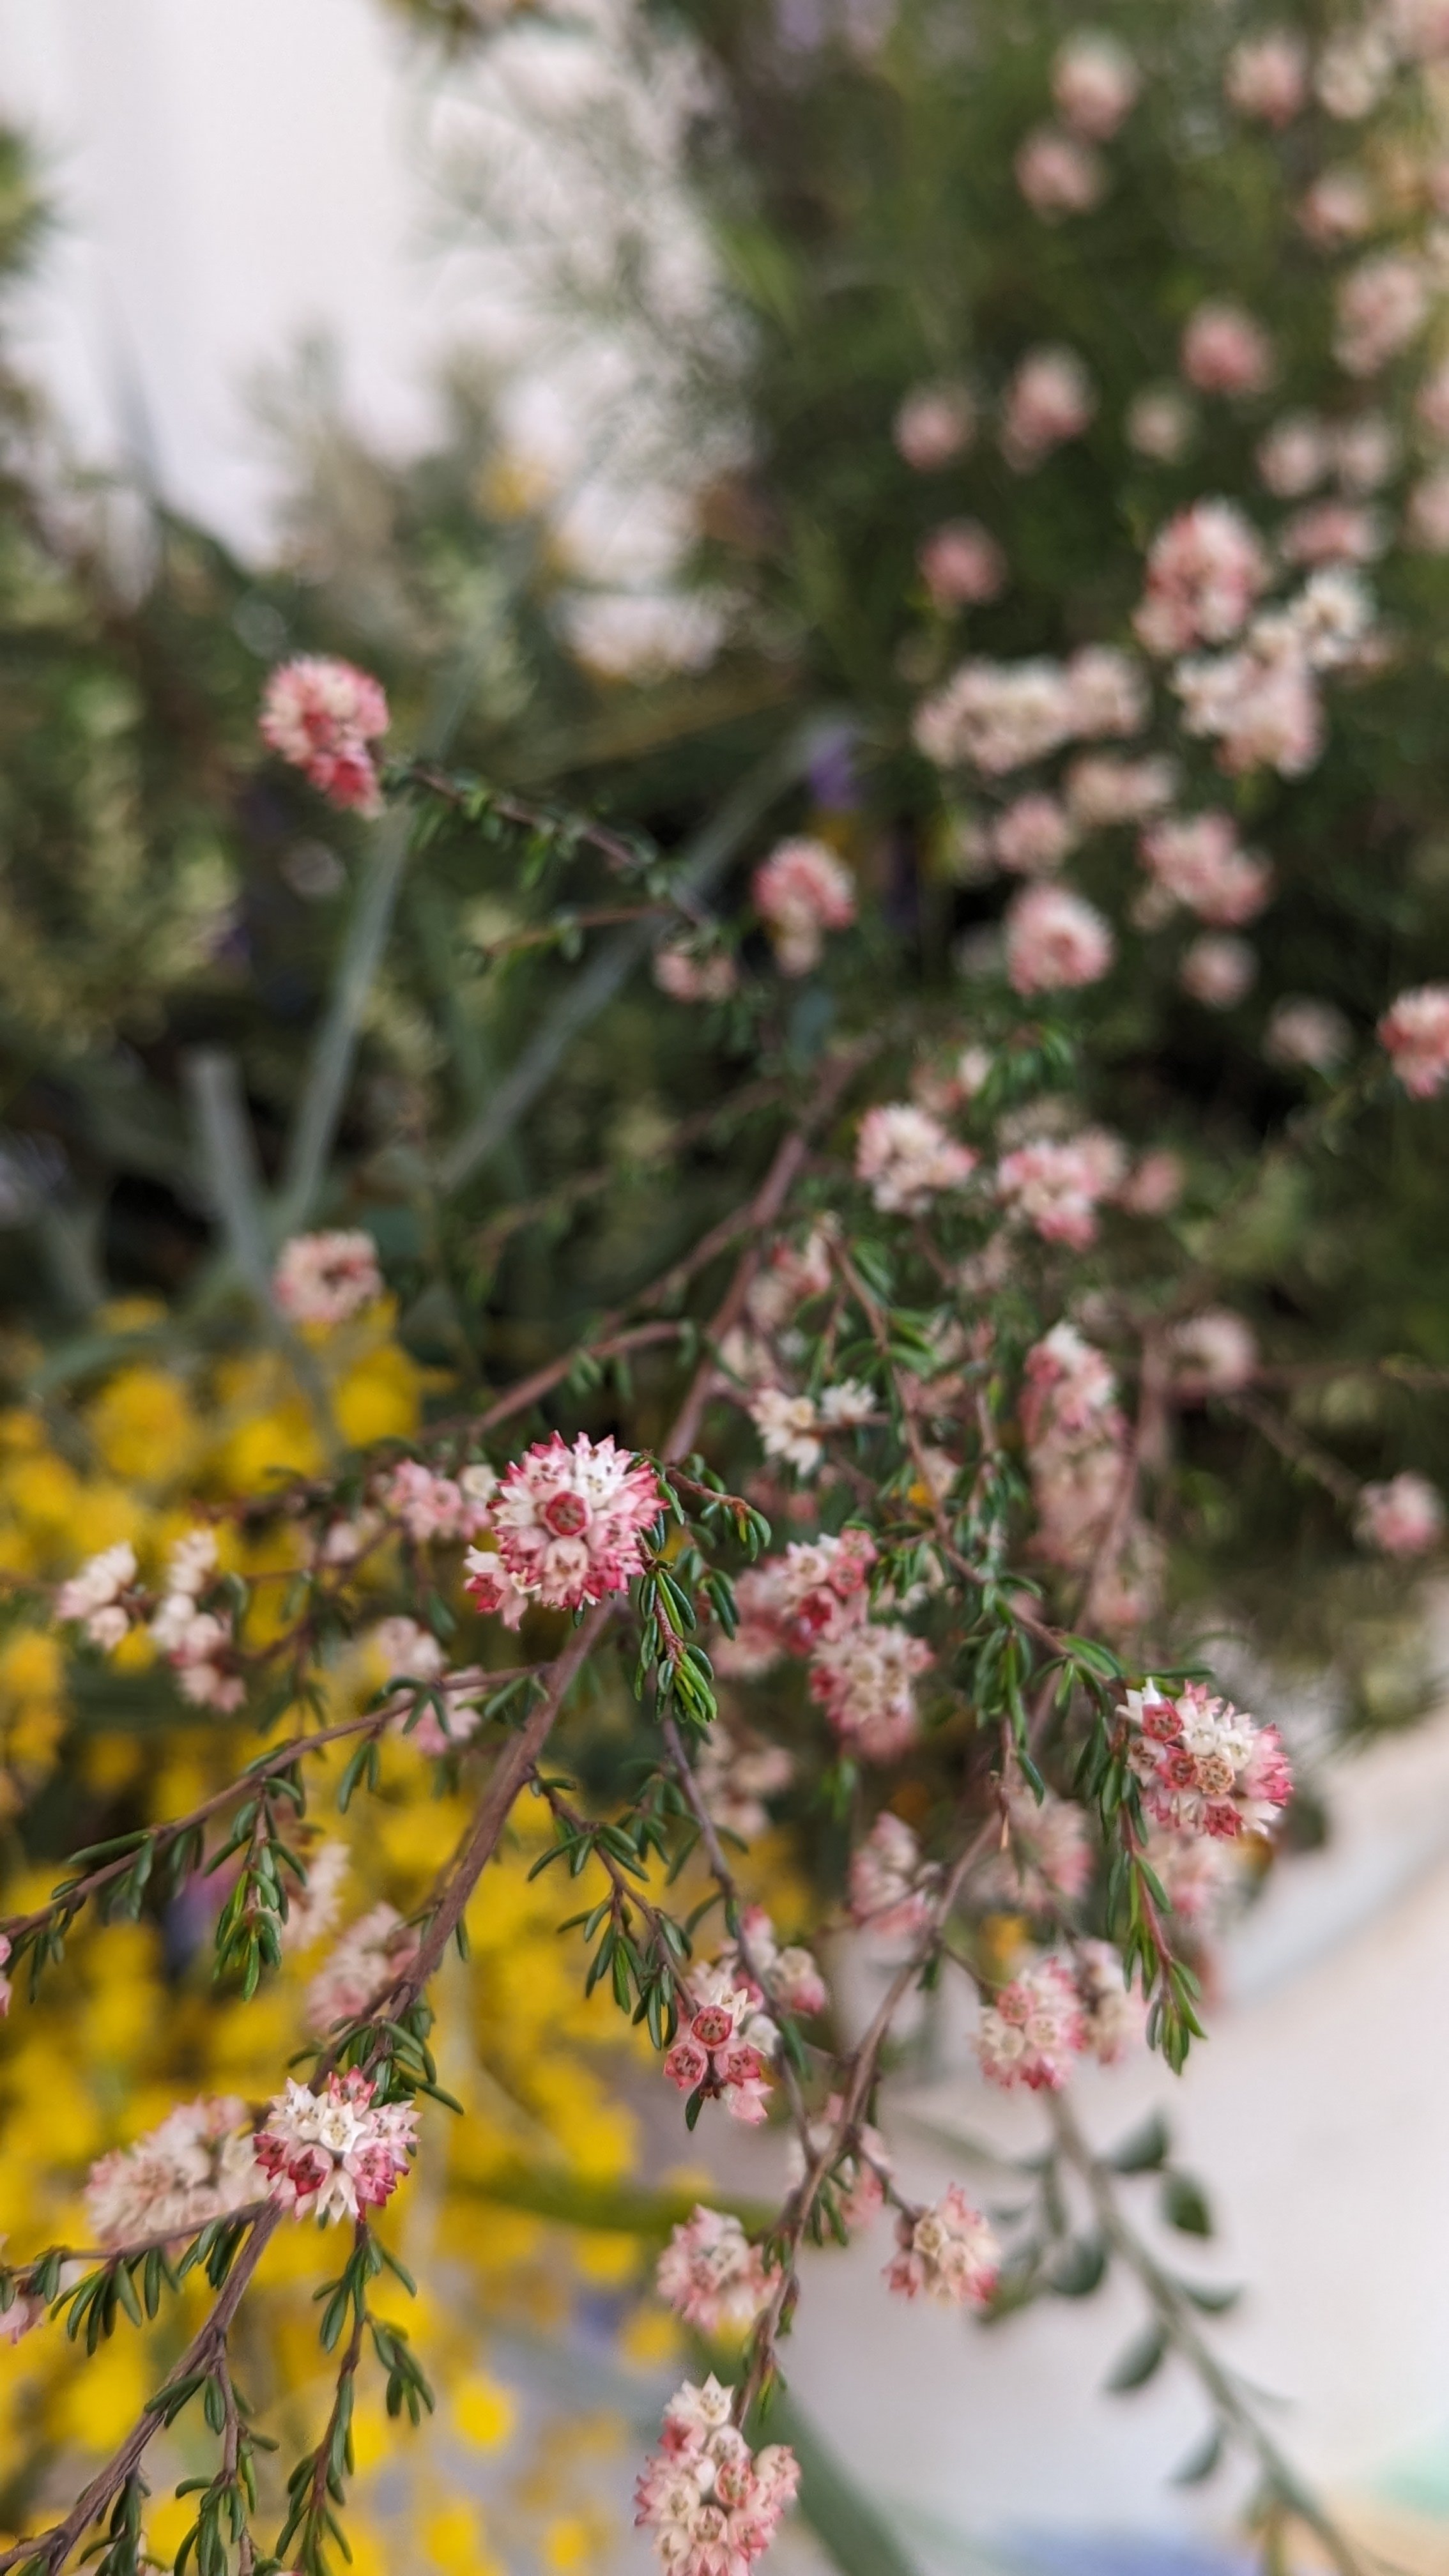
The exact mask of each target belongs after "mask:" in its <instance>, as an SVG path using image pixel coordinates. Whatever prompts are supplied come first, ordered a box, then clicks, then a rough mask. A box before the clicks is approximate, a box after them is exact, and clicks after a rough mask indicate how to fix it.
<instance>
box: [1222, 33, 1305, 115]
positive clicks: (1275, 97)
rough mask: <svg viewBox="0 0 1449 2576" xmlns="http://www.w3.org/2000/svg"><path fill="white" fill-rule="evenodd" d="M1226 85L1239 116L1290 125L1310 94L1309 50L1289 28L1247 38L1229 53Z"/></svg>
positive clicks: (1229, 99) (1230, 99)
mask: <svg viewBox="0 0 1449 2576" xmlns="http://www.w3.org/2000/svg"><path fill="white" fill-rule="evenodd" d="M1223 87H1224V89H1225V90H1226V92H1227V96H1228V102H1229V104H1230V106H1233V107H1235V108H1236V109H1237V111H1238V114H1239V115H1240V116H1250V117H1252V118H1254V119H1255V120H1256V122H1257V123H1259V124H1261V125H1276V126H1283V125H1291V123H1292V121H1293V119H1294V117H1295V116H1296V115H1297V114H1298V111H1299V109H1300V108H1301V107H1302V105H1303V102H1304V100H1305V98H1306V97H1307V95H1308V49H1307V46H1306V45H1305V44H1304V42H1303V39H1302V37H1301V36H1299V35H1295V34H1294V33H1293V32H1292V30H1291V29H1290V28H1287V27H1273V28H1270V29H1269V31H1268V33H1267V34H1266V35H1263V36H1250V37H1245V38H1244V40H1243V42H1242V43H1241V44H1238V45H1234V47H1233V50H1232V52H1231V53H1230V54H1229V56H1228V68H1227V76H1226V79H1225V80H1224V83H1223Z"/></svg>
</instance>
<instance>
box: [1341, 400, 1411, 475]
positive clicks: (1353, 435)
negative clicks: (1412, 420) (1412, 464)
mask: <svg viewBox="0 0 1449 2576" xmlns="http://www.w3.org/2000/svg"><path fill="white" fill-rule="evenodd" d="M1401 454H1402V444H1401V441H1400V438H1399V433H1398V431H1397V430H1396V429H1395V427H1394V425H1393V422H1392V421H1391V420H1386V419H1385V417H1384V415H1383V413H1382V412H1381V411H1365V412H1360V413H1359V416H1358V418H1357V420H1346V421H1344V422H1342V423H1341V424H1340V426H1339V428H1338V430H1337V432H1336V433H1335V436H1334V441H1333V464H1334V471H1335V473H1336V474H1337V476H1338V479H1339V481H1340V483H1341V484H1342V485H1343V488H1344V490H1345V491H1346V492H1355V493H1359V494H1363V493H1365V492H1378V491H1381V490H1382V488H1383V486H1384V484H1385V483H1387V481H1388V479H1389V477H1390V475H1391V474H1392V473H1393V472H1394V470H1395V468H1396V466H1397V465H1398V462H1399V459H1400V456H1401Z"/></svg>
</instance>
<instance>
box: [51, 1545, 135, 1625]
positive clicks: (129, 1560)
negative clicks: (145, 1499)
mask: <svg viewBox="0 0 1449 2576" xmlns="http://www.w3.org/2000/svg"><path fill="white" fill-rule="evenodd" d="M135 1580H136V1551H135V1549H134V1548H133V1547H132V1545H131V1543H130V1540H129V1539H124V1538H123V1539H119V1540H118V1541H117V1542H116V1545H115V1546H114V1547H103V1548H102V1549H101V1552H100V1554H99V1556H88V1557H87V1559H86V1561H85V1563H84V1565H83V1566H82V1567H81V1569H80V1572H79V1573H78V1574H73V1575H72V1576H71V1578H70V1580H69V1582H68V1583H63V1584H62V1585H61V1587H60V1590H59V1591H58V1592H57V1594H56V1596H55V1615H56V1617H57V1619H68V1620H74V1622H75V1623H76V1625H77V1626H78V1627H81V1628H84V1630H85V1633H86V1635H87V1636H88V1637H89V1639H90V1641H91V1644H92V1645H93V1646H103V1647H104V1648H105V1649H106V1650H107V1651H108V1652H109V1651H110V1649H111V1648H112V1647H115V1646H119V1644H120V1642H121V1639H122V1638H123V1637H124V1636H125V1635H126V1634H127V1632H128V1630H129V1628H130V1625H131V1608H130V1605H129V1603H128V1601H127V1595H128V1593H129V1592H130V1590H131V1587H132V1585H133V1584H134V1583H135Z"/></svg>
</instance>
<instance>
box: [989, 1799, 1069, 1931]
mask: <svg viewBox="0 0 1449 2576" xmlns="http://www.w3.org/2000/svg"><path fill="white" fill-rule="evenodd" d="M1002 1809H1003V1821H1004V1824H1005V1826H1006V1828H1007V1839H1006V1841H1005V1842H1004V1843H1003V1845H1002V1848H1001V1850H1000V1851H999V1852H998V1853H997V1854H996V1856H995V1858H994V1860H992V1861H991V1862H990V1863H988V1865H987V1867H986V1868H985V1869H983V1870H982V1871H981V1872H980V1873H979V1874H978V1876H977V1878H976V1881H975V1892H976V1894H977V1895H978V1896H979V1897H980V1898H982V1899H983V1900H984V1901H987V1902H989V1903H991V1904H1002V1905H1012V1906H1024V1907H1026V1908H1027V1910H1028V1911H1030V1912H1034V1911H1041V1910H1047V1909H1050V1908H1051V1907H1052V1906H1053V1905H1056V1904H1066V1905H1070V1904H1071V1903H1073V1902H1074V1900H1075V1899H1076V1898H1077V1897H1079V1896H1080V1895H1081V1894H1082V1891H1083V1889H1084V1888H1085V1887H1086V1885H1087V1883H1088V1881H1089V1879H1090V1878H1091V1875H1092V1844H1091V1838H1090V1836H1089V1834H1088V1831H1087V1819H1086V1817H1085V1815H1084V1814H1083V1812H1082V1809H1081V1808H1080V1807H1077V1806H1074V1805H1073V1804H1072V1803H1071V1801H1070V1799H1067V1798H1057V1797H1054V1796H1053V1795H1052V1792H1051V1791H1050V1790H1048V1791H1047V1793H1046V1795H1045V1797H1044V1798H1041V1799H1040V1800H1038V1799H1037V1798H1035V1797H1034V1796H1033V1794H1032V1792H1031V1790H1030V1789H1028V1788H1027V1786H1026V1784H1025V1782H1024V1781H1020V1780H1016V1781H1012V1782H1011V1783H1010V1784H1009V1785H1008V1786H1007V1787H1006V1788H1005V1790H1004V1791H1003V1793H1002Z"/></svg>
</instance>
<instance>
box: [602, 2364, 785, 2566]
mask: <svg viewBox="0 0 1449 2576" xmlns="http://www.w3.org/2000/svg"><path fill="white" fill-rule="evenodd" d="M799 2482H800V2471H799V2467H798V2465H797V2463H796V2459H795V2454H794V2452H793V2451H791V2450H789V2449H787V2447H786V2446H785V2444H784V2443H781V2442H772V2443H770V2444H769V2445H768V2446H767V2447H766V2448H765V2449H764V2450H762V2451H756V2452H751V2450H750V2447H749V2444H748V2443H747V2442H746V2440H745V2438H744V2435H743V2434H742V2433H741V2432H739V2431H738V2430H737V2429H736V2427H735V2425H734V2424H733V2422H732V2421H731V2416H730V2392H729V2390H728V2389H726V2388H722V2387H721V2386H720V2384H719V2381H718V2380H717V2379H714V2378H710V2379H707V2380H706V2381H705V2382H704V2385H703V2387H700V2388H696V2387H695V2386H693V2385H692V2384H691V2382H690V2381H688V2380H686V2381H685V2383H684V2386H683V2387H682V2388H681V2389H680V2391H679V2393H678V2395H677V2396H675V2397H672V2398H671V2399H670V2401H669V2404H668V2406H667V2407H666V2408H665V2410H664V2431H663V2438H662V2442H661V2446H660V2450H659V2452H658V2454H657V2455H656V2456H654V2457H652V2458H650V2459H648V2460H646V2461H645V2464H644V2468H643V2472H642V2474H641V2476H640V2478H639V2482H638V2485H637V2486H636V2488H635V2491H634V2502H635V2505H636V2507H637V2511H636V2513H635V2517H634V2519H635V2523H636V2525H637V2526H638V2527H639V2528H641V2529H647V2530H650V2531H652V2533H653V2535H654V2546H655V2549H656V2551H657V2553H658V2555H659V2557H660V2559H661V2560H662V2561H663V2564H664V2566H665V2568H666V2569H667V2570H668V2576H749V2570H750V2568H751V2567H752V2566H753V2565H754V2562H755V2560H756V2559H757V2558H760V2557H762V2556H763V2555H764V2552H765V2551H766V2550H767V2549H768V2547H769V2545H770V2542H771V2541H772V2540H773V2538H774V2536H775V2532H776V2530H777V2528H778V2526H779V2522H780V2518H781V2515H782V2514H783V2513H784V2511H785V2508H786V2506H787V2505H789V2504H791V2503H793V2501H794V2497H795V2491H796V2488H797V2487H798V2485H799Z"/></svg>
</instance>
